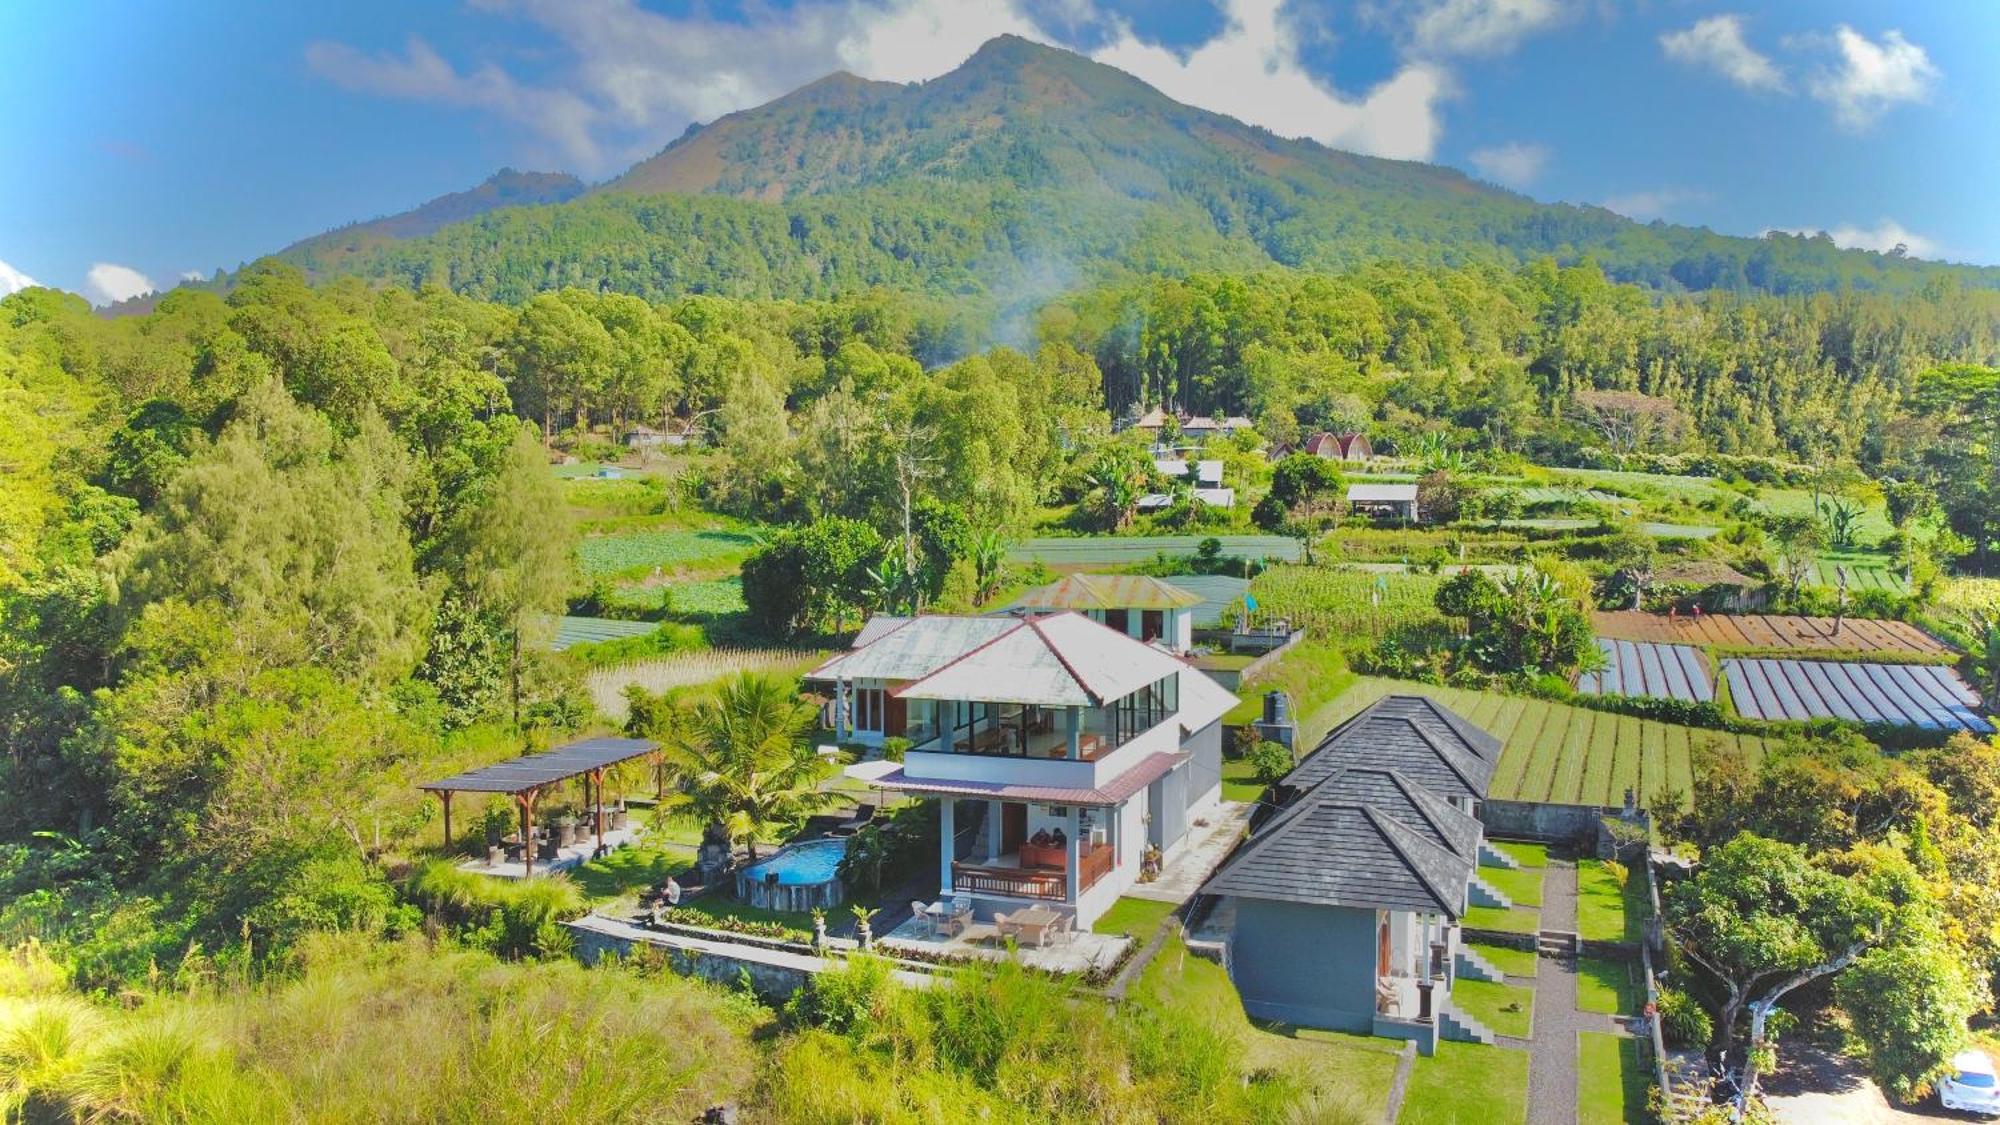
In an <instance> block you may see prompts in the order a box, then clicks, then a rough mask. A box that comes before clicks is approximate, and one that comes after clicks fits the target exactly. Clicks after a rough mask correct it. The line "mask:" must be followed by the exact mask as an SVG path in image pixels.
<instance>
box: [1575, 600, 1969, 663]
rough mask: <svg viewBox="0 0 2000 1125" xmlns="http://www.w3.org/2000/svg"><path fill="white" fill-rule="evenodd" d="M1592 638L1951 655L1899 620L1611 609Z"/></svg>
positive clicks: (1595, 618) (1594, 622)
mask: <svg viewBox="0 0 2000 1125" xmlns="http://www.w3.org/2000/svg"><path fill="white" fill-rule="evenodd" d="M1591 626H1592V628H1593V629H1594V630H1595V632H1596V633H1597V635H1598V636H1600V637H1608V638H1611V639H1614V640H1623V641H1651V642H1654V643H1659V644H1683V645H1699V646H1702V647H1705V648H1713V649H1716V650H1718V651H1721V652H1739V653H1740V652H1787V653H1791V652H1796V653H1798V654H1799V655H1801V656H1805V655H1809V654H1811V653H1815V652H1817V653H1868V654H1871V655H1877V656H1881V657H1885V658H1891V659H1915V658H1923V659H1926V660H1944V659H1948V658H1950V656H1951V655H1952V652H1951V649H1950V648H1949V647H1947V646H1946V645H1945V644H1944V643H1943V642H1942V641H1939V640H1938V639H1937V638H1936V637H1933V636H1931V635H1930V634H1929V633H1926V632H1924V631H1923V630H1922V629H1919V628H1917V627H1916V626H1914V625H1911V624H1909V623H1907V622H1903V621H1869V620H1862V619H1855V618H1850V619H1848V620H1846V621H1843V622H1841V623H1840V629H1839V631H1838V632H1836V631H1835V630H1834V623H1833V618H1831V617H1783V616H1778V615H1774V614H1763V613H1738V614H1722V613H1710V614H1704V615H1703V616H1701V617H1699V618H1695V617H1687V616H1682V617H1673V618H1668V617H1663V616H1661V615H1659V614H1657V613H1640V612H1636V611H1633V610H1616V611H1611V612H1600V613H1594V614H1592V615H1591Z"/></svg>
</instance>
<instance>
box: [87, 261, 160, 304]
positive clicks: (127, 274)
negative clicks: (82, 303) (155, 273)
mask: <svg viewBox="0 0 2000 1125" xmlns="http://www.w3.org/2000/svg"><path fill="white" fill-rule="evenodd" d="M158 288H159V286H157V285H154V284H153V281H152V279H151V278H149V277H147V276H146V275H145V274H143V273H140V272H139V271H138V270H135V269H133V268H132V267H131V266H121V265H118V264H116V263H114V262H97V263H94V264H92V265H91V267H90V272H89V273H87V274H85V275H84V277H83V290H84V296H86V297H89V298H90V299H91V300H92V301H95V302H96V303H98V304H100V305H110V304H116V303H117V302H119V301H125V300H130V299H131V298H133V297H139V296H143V295H145V294H147V293H151V292H153V291H154V290H155V289H158Z"/></svg>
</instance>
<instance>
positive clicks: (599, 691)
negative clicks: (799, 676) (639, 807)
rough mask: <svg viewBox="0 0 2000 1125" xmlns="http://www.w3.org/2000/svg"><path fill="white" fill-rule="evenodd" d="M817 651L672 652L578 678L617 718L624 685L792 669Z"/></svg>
mask: <svg viewBox="0 0 2000 1125" xmlns="http://www.w3.org/2000/svg"><path fill="white" fill-rule="evenodd" d="M821 655H822V654H820V653H815V652H806V651H803V650H800V649H796V648H711V649H702V650H700V651H698V652H677V653H674V654H672V655H670V656H657V657H651V658H648V659H645V660H634V661H631V662H630V663H626V664H619V665H616V666H614V667H610V668H600V669H598V670H597V671H595V672H592V673H590V674H589V675H588V676H585V677H584V680H583V684H584V687H585V688H586V689H587V690H588V691H589V692H590V698H591V700H592V701H593V702H595V703H596V704H597V709H598V711H600V712H602V713H603V714H604V715H605V716H606V717H608V718H610V719H613V720H615V721H617V722H621V723H622V722H624V721H625V718H626V715H627V714H628V713H629V711H628V708H627V707H626V705H625V689H626V688H627V687H629V686H631V685H633V684H637V685H639V686H640V687H642V688H645V689H646V690H647V691H649V692H653V693H654V694H658V693H660V692H664V691H668V690H670V689H672V688H682V687H695V686H697V685H700V684H711V683H714V682H715V681H717V680H720V679H722V678H723V677H725V676H731V675H735V674H736V673H738V672H771V671H782V672H786V673H794V672H798V671H801V670H803V669H805V668H807V667H810V666H812V665H813V664H816V663H818V662H819V659H820V657H821Z"/></svg>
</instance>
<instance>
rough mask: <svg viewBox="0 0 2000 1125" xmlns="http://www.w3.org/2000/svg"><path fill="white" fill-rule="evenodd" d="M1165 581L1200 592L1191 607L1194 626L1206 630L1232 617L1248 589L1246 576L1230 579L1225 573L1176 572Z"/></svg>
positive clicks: (1193, 591) (1184, 588)
mask: <svg viewBox="0 0 2000 1125" xmlns="http://www.w3.org/2000/svg"><path fill="white" fill-rule="evenodd" d="M1167 581H1168V582H1170V583H1172V584H1173V585H1175V586H1178V587H1180V588H1181V589H1183V590H1186V591H1188V592H1189V593H1194V594H1200V595H1201V598H1202V602H1201V604H1200V605H1198V606H1196V607H1194V625H1195V628H1197V629H1205V628H1207V627H1209V626H1211V625H1215V624H1217V623H1219V622H1221V621H1222V620H1223V619H1224V618H1225V617H1233V612H1234V609H1235V607H1236V604H1237V603H1238V602H1241V601H1242V600H1243V591H1245V590H1247V589H1249V588H1250V580H1249V579H1247V578H1231V577H1230V576H1229V575H1226V574H1176V575H1174V576H1173V577H1172V578H1169V579H1167Z"/></svg>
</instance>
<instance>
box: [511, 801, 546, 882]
mask: <svg viewBox="0 0 2000 1125" xmlns="http://www.w3.org/2000/svg"><path fill="white" fill-rule="evenodd" d="M540 797H541V790H539V789H524V790H522V791H521V792H519V793H516V794H514V803H515V804H517V805H519V806H521V861H522V862H523V863H525V864H526V865H527V873H528V874H529V875H530V876H532V875H534V873H535V801H536V800H537V799H539V798H540Z"/></svg>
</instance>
